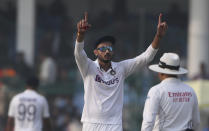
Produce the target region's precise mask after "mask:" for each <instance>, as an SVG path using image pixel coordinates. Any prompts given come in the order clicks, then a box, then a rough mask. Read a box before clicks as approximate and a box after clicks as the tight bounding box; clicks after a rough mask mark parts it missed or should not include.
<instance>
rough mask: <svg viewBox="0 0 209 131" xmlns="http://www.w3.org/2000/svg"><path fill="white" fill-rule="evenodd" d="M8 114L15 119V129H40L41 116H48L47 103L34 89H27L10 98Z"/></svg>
mask: <svg viewBox="0 0 209 131" xmlns="http://www.w3.org/2000/svg"><path fill="white" fill-rule="evenodd" d="M8 115H9V117H14V119H15V131H29V130H30V131H41V130H42V118H43V117H44V118H47V117H49V110H48V103H47V101H46V99H45V98H44V97H43V96H41V95H39V94H38V93H37V92H36V91H33V90H29V89H28V90H25V91H24V92H23V93H20V94H18V95H16V96H15V97H14V98H13V99H12V101H11V104H10V107H9V114H8Z"/></svg>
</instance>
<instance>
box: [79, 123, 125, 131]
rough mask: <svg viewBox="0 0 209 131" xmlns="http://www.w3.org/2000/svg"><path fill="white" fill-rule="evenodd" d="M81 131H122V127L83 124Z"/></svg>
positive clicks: (116, 125)
mask: <svg viewBox="0 0 209 131" xmlns="http://www.w3.org/2000/svg"><path fill="white" fill-rule="evenodd" d="M82 131H122V125H121V124H100V123H87V122H84V123H83V128H82Z"/></svg>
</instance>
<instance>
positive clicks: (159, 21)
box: [158, 13, 163, 24]
mask: <svg viewBox="0 0 209 131" xmlns="http://www.w3.org/2000/svg"><path fill="white" fill-rule="evenodd" d="M162 16H163V15H162V13H160V15H159V18H158V24H160V23H161V21H162Z"/></svg>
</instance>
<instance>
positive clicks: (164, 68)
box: [149, 53, 188, 75]
mask: <svg viewBox="0 0 209 131" xmlns="http://www.w3.org/2000/svg"><path fill="white" fill-rule="evenodd" d="M149 69H150V70H152V71H155V72H159V73H163V74H170V75H182V74H186V73H187V72H188V71H187V69H184V68H182V67H180V58H179V56H178V54H176V53H164V54H163V56H162V57H161V58H160V62H159V64H155V65H150V66H149Z"/></svg>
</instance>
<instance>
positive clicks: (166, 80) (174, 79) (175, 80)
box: [162, 77, 181, 83]
mask: <svg viewBox="0 0 209 131" xmlns="http://www.w3.org/2000/svg"><path fill="white" fill-rule="evenodd" d="M180 81H181V80H180V79H178V78H175V77H169V78H166V79H164V80H163V81H162V83H170V82H171V83H175V82H180Z"/></svg>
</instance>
